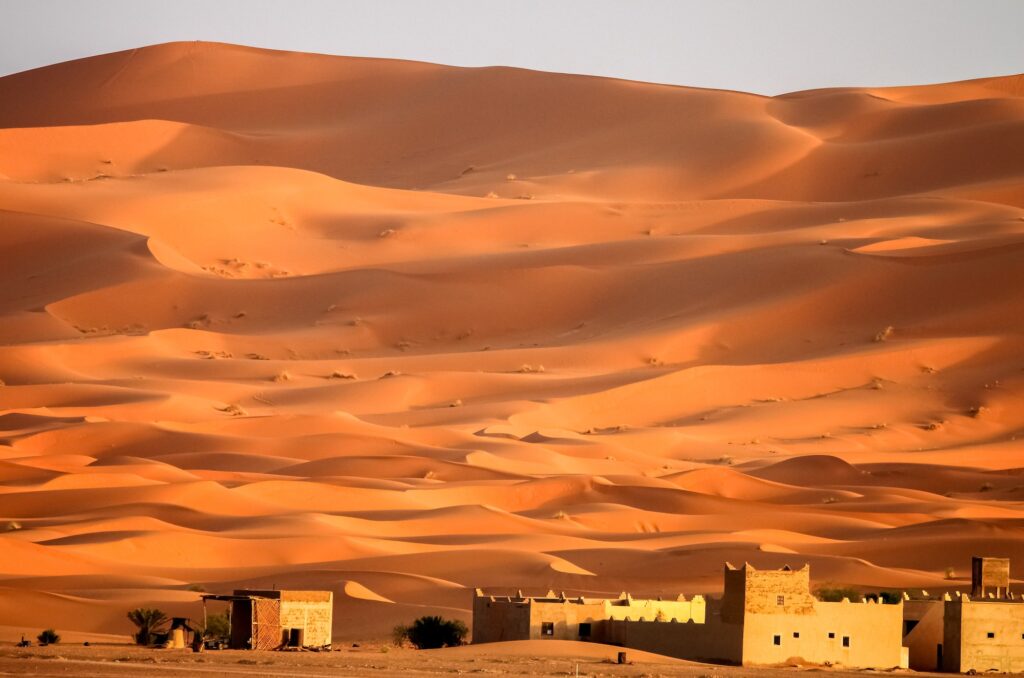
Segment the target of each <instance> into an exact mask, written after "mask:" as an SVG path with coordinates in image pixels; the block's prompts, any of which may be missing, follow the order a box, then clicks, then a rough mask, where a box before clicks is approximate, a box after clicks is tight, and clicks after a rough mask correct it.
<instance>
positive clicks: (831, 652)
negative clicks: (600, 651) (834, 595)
mask: <svg viewBox="0 0 1024 678" xmlns="http://www.w3.org/2000/svg"><path fill="white" fill-rule="evenodd" d="M724 578H725V582H724V584H725V587H724V593H723V595H722V597H721V599H720V600H705V598H704V597H702V596H695V597H694V598H693V599H692V600H689V601H688V600H686V599H684V598H682V597H680V599H679V600H677V601H639V600H633V599H630V598H624V597H620V599H619V600H618V601H608V600H606V601H601V600H591V601H587V600H584V599H575V601H576V602H571V601H572V600H573V599H568V598H565V597H564V596H560V597H557V598H555V597H552V598H542V599H531V598H524V597H522V596H521V595H520V596H516V597H508V598H506V599H497V598H494V597H488V596H483V595H482V594H481V593H479V592H478V595H477V596H476V602H475V603H474V610H473V612H474V614H473V632H474V635H473V642H475V643H478V642H491V641H495V640H522V639H527V638H561V639H572V640H587V639H590V640H597V641H600V642H606V643H610V644H614V645H621V646H623V647H631V648H635V649H638V650H646V651H649V652H657V653H659V654H664V655H668V656H672V657H679V658H682V659H691V660H699V661H712V662H721V663H729V664H739V665H743V666H757V665H767V664H779V663H783V662H789V661H794V660H795V661H802V662H806V663H812V664H841V665H844V666H851V667H860V668H894V667H901V666H902V667H906V665H907V655H906V652H905V650H904V648H903V646H902V642H901V641H902V637H903V633H902V626H903V609H902V608H903V606H902V603H899V604H895V605H883V604H880V603H876V602H874V601H866V602H860V601H858V602H850V601H848V600H844V601H843V602H838V603H827V602H822V601H820V600H817V599H816V598H815V597H814V596H813V595H812V594H811V590H810V568H809V567H808V566H804V567H803V568H802V569H800V570H792V569H790V568H788V567H787V568H783V569H781V570H758V569H756V568H754V567H753V566H751V565H749V564H745V565H744V566H743V567H741V568H735V567H733V566H732V565H729V564H726V566H725V571H724ZM498 601H500V603H499V602H498ZM584 624H585V626H584ZM584 631H585V632H586V634H587V635H583V632H584ZM478 633H479V634H480V635H477V634H478Z"/></svg>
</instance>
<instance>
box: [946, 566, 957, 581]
mask: <svg viewBox="0 0 1024 678" xmlns="http://www.w3.org/2000/svg"><path fill="white" fill-rule="evenodd" d="M946 579H956V570H954V569H953V568H952V567H947V568H946Z"/></svg>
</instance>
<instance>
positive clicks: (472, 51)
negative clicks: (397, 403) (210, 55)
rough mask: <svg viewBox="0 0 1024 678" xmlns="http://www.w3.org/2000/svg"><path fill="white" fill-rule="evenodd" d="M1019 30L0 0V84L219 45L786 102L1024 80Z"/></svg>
mask: <svg viewBox="0 0 1024 678" xmlns="http://www.w3.org/2000/svg"><path fill="white" fill-rule="evenodd" d="M1022 32H1024V0H701V1H696V0H287V1H285V0H247V1H246V0H88V1H87V0H0V75H5V74H8V73H14V72H17V71H22V70H27V69H29V68H35V67H38V66H44V65H47V64H51V63H56V62H59V61H66V60H69V59H75V58H79V57H84V56H89V55H93V54H102V53H104V52H113V51H118V50H122V49H129V48H132V47H140V46H143V45H150V44H154V43H160V42H168V41H172V40H212V41H219V42H232V43H240V44H245V45H254V46H259V47H270V48H277V49H291V50H299V51H307V52H322V53H327V54H342V55H353V56H374V57H390V58H400V59H414V60H418V61H431V62H436V63H444V64H453V65H458V66H490V65H502V66H520V67H524V68H532V69H537V70H545V71H561V72H567V73H586V74H591V75H606V76H613V77H620V78H628V79H631V80H645V81H651V82H663V83H670V84H677V85H692V86H699V87H716V88H724V89H736V90H742V91H748V92H757V93H760V94H779V93H782V92H790V91H795V90H800V89H811V88H817V87H834V86H872V85H873V86H881V85H904V84H924V83H931V82H944V81H950V80H962V79H967V78H976V77H984V76H990V75H1006V74H1010V73H1020V72H1024V39H1022V35H1021V34H1022ZM2 105H3V102H0V106H2Z"/></svg>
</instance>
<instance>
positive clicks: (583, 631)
mask: <svg viewBox="0 0 1024 678" xmlns="http://www.w3.org/2000/svg"><path fill="white" fill-rule="evenodd" d="M589 637H590V622H584V623H582V624H580V638H589Z"/></svg>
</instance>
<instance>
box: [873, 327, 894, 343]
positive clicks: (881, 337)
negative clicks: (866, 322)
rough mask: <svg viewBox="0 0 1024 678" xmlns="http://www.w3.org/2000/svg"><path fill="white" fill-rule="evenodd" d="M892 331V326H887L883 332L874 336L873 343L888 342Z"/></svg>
mask: <svg viewBox="0 0 1024 678" xmlns="http://www.w3.org/2000/svg"><path fill="white" fill-rule="evenodd" d="M894 331H895V328H894V327H893V326H892V325H889V326H888V327H886V328H885V329H884V330H882V331H881V332H879V333H878V334H876V335H875V341H888V340H889V338H890V337H891V336H892V333H893V332H894Z"/></svg>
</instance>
